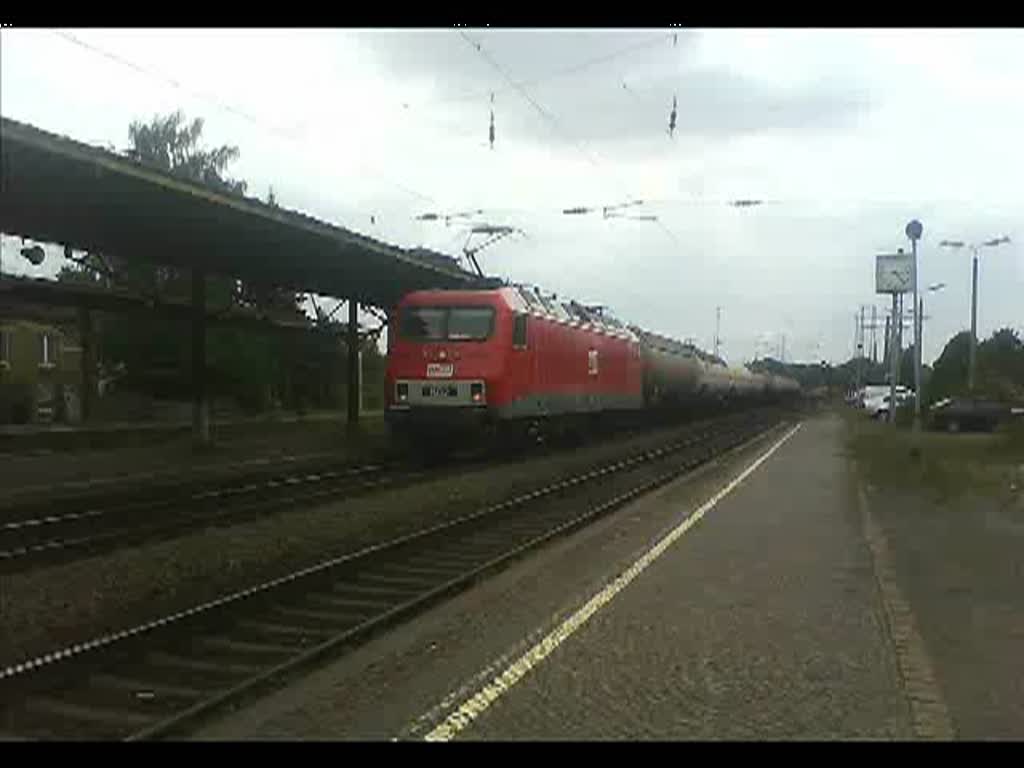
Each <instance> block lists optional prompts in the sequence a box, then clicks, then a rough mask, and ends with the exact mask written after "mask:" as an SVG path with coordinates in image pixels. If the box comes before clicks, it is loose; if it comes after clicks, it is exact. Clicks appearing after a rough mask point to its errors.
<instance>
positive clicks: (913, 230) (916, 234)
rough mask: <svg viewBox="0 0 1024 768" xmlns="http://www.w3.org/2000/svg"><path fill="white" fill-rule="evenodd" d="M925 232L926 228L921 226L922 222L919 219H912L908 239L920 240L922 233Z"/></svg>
mask: <svg viewBox="0 0 1024 768" xmlns="http://www.w3.org/2000/svg"><path fill="white" fill-rule="evenodd" d="M923 232H924V227H923V226H921V222H920V221H918V220H917V219H911V220H910V223H909V224H907V229H906V233H907V237H909V238H910V239H911V240H920V239H921V233H923Z"/></svg>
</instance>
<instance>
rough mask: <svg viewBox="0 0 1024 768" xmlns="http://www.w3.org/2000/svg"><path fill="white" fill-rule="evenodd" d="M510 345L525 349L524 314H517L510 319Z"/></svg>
mask: <svg viewBox="0 0 1024 768" xmlns="http://www.w3.org/2000/svg"><path fill="white" fill-rule="evenodd" d="M512 346H513V347H518V348H519V349H526V315H519V314H517V315H516V316H515V319H514V320H513V321H512Z"/></svg>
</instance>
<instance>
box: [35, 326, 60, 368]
mask: <svg viewBox="0 0 1024 768" xmlns="http://www.w3.org/2000/svg"><path fill="white" fill-rule="evenodd" d="M56 365H57V336H56V334H53V333H41V334H39V367H40V368H53V367H55V366H56Z"/></svg>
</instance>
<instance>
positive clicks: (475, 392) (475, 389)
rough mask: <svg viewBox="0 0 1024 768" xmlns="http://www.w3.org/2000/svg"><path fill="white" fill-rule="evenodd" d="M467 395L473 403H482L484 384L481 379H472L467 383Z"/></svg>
mask: <svg viewBox="0 0 1024 768" xmlns="http://www.w3.org/2000/svg"><path fill="white" fill-rule="evenodd" d="M469 396H470V398H471V399H472V401H473V402H474V403H482V402H483V401H484V385H483V382H481V381H474V382H473V383H472V384H470V385H469Z"/></svg>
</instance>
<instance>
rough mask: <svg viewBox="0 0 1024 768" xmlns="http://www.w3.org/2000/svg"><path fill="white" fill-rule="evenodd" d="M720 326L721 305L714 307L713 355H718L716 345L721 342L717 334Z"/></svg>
mask: <svg viewBox="0 0 1024 768" xmlns="http://www.w3.org/2000/svg"><path fill="white" fill-rule="evenodd" d="M721 328H722V308H721V307H715V357H718V347H719V346H720V345H721V343H722V339H721V336H719V332H720V331H721Z"/></svg>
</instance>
